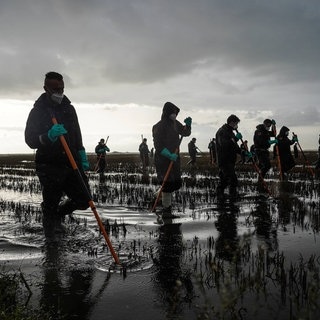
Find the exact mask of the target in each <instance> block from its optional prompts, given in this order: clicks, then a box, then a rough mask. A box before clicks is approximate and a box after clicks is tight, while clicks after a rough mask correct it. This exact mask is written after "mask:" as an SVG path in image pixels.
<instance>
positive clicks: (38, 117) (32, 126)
mask: <svg viewBox="0 0 320 320" xmlns="http://www.w3.org/2000/svg"><path fill="white" fill-rule="evenodd" d="M53 115H54V116H55V118H56V119H57V121H58V123H59V124H63V125H64V127H65V129H66V130H67V131H68V133H67V134H65V135H64V137H65V138H66V141H67V144H68V146H69V148H70V151H71V153H72V155H73V157H74V159H75V160H76V161H77V162H78V164H79V162H80V161H79V160H80V159H79V158H78V151H79V150H82V149H84V147H83V145H82V136H81V131H80V127H79V122H78V117H77V114H76V111H75V109H74V107H73V106H72V105H71V102H70V100H69V99H68V98H67V97H66V96H65V97H64V98H63V100H62V103H61V104H60V105H55V104H53V103H52V101H51V100H50V98H49V97H48V96H47V94H46V93H43V94H42V95H41V96H40V97H39V98H38V100H37V101H36V102H35V103H34V106H33V108H32V109H31V111H30V113H29V116H28V119H27V124H26V128H25V142H26V144H27V145H28V146H29V147H30V148H31V149H37V151H36V156H35V162H36V163H37V164H48V163H50V164H57V165H59V164H64V165H68V166H69V160H68V157H67V155H66V153H65V151H64V148H63V146H62V144H61V142H60V140H59V139H58V140H57V141H55V142H51V141H50V140H49V138H48V131H49V129H50V128H51V127H52V125H53V122H52V116H53Z"/></svg>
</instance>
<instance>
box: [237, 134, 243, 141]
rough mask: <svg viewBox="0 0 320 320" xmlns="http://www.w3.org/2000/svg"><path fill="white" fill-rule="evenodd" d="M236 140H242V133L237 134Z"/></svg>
mask: <svg viewBox="0 0 320 320" xmlns="http://www.w3.org/2000/svg"><path fill="white" fill-rule="evenodd" d="M236 139H237V141H238V140H240V139H242V134H241V133H240V132H237V134H236Z"/></svg>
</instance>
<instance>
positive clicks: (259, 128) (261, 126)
mask: <svg viewBox="0 0 320 320" xmlns="http://www.w3.org/2000/svg"><path fill="white" fill-rule="evenodd" d="M256 128H257V129H258V130H262V131H263V130H264V131H268V130H267V129H266V127H265V126H264V124H263V123H261V124H258V125H257V126H256Z"/></svg>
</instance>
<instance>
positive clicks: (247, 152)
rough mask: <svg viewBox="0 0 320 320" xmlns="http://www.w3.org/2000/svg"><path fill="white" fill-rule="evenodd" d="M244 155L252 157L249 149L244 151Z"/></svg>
mask: <svg viewBox="0 0 320 320" xmlns="http://www.w3.org/2000/svg"><path fill="white" fill-rule="evenodd" d="M245 155H246V157H248V158H249V159H250V158H252V153H251V152H250V151H246V153H245Z"/></svg>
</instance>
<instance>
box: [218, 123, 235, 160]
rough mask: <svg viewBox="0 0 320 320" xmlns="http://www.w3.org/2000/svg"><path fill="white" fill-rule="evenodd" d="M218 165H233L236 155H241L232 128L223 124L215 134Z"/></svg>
mask: <svg viewBox="0 0 320 320" xmlns="http://www.w3.org/2000/svg"><path fill="white" fill-rule="evenodd" d="M216 150H217V157H218V165H219V166H224V165H226V164H229V163H232V164H235V162H236V159H237V154H240V153H241V150H240V147H239V146H238V144H237V139H236V136H235V134H234V133H233V128H232V127H231V126H230V125H229V124H227V123H225V124H224V125H223V126H222V127H221V128H220V129H219V130H218V131H217V133H216Z"/></svg>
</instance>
